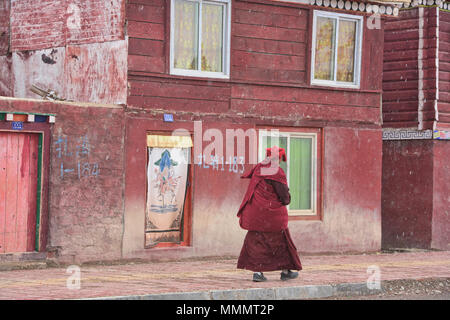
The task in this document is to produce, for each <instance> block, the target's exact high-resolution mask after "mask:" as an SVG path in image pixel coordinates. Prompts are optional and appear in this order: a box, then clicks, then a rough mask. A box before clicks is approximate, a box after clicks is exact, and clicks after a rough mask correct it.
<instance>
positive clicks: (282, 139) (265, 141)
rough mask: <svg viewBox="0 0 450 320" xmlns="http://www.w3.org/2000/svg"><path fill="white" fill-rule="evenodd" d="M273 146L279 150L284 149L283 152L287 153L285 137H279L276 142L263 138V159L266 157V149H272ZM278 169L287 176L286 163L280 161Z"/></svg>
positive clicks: (272, 139) (270, 138) (269, 138)
mask: <svg viewBox="0 0 450 320" xmlns="http://www.w3.org/2000/svg"><path fill="white" fill-rule="evenodd" d="M274 145H277V146H278V147H280V148H284V150H286V153H287V152H288V147H287V138H286V137H279V140H278V141H277V140H276V139H274V138H272V137H263V153H264V154H263V156H264V158H265V157H266V149H267V148H272V147H273V146H274ZM280 167H281V168H282V169H283V170H284V173H286V174H288V172H287V163H286V162H284V161H281V162H280Z"/></svg>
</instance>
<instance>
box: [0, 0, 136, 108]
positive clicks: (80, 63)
mask: <svg viewBox="0 0 450 320" xmlns="http://www.w3.org/2000/svg"><path fill="white" fill-rule="evenodd" d="M124 4H125V2H124V0H113V1H98V0H88V1H80V0H55V1H44V2H40V3H39V4H38V5H37V4H36V3H33V2H30V1H24V0H13V1H11V10H10V11H9V10H7V9H8V8H7V7H5V6H4V8H3V7H0V11H1V12H2V14H3V13H4V14H5V15H7V17H5V19H4V20H7V22H8V23H9V21H10V26H11V35H10V38H11V41H10V43H11V46H10V47H9V52H8V54H9V55H11V54H12V58H11V57H10V58H5V57H3V56H2V52H3V51H4V48H5V47H6V45H5V43H6V42H5V41H6V40H5V39H3V38H0V62H2V67H1V71H2V74H1V75H0V95H5V96H15V97H20V98H39V96H38V95H36V94H35V93H33V92H31V91H30V88H31V86H32V85H37V86H38V87H40V88H41V89H44V90H53V91H55V92H57V93H58V96H59V97H61V98H65V99H67V100H73V101H81V102H95V103H107V104H124V103H126V95H127V80H126V77H127V52H128V41H127V40H126V38H125V14H124V10H125V7H124ZM39 8H45V10H39ZM5 23H6V22H3V18H2V20H0V35H1V34H2V29H5V26H4V25H5ZM8 26H9V25H8ZM7 36H8V37H9V33H8V34H7ZM8 40H9V38H8ZM6 49H8V47H6ZM5 54H6V53H5ZM5 59H6V60H5ZM3 62H5V63H7V65H5V66H3Z"/></svg>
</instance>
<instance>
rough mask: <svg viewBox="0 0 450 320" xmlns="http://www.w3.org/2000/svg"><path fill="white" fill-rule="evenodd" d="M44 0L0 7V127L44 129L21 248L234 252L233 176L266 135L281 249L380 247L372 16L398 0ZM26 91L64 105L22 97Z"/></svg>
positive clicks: (102, 254) (104, 255) (379, 30)
mask: <svg viewBox="0 0 450 320" xmlns="http://www.w3.org/2000/svg"><path fill="white" fill-rule="evenodd" d="M55 2H58V5H54V6H51V9H49V10H46V11H39V12H38V13H36V10H35V8H34V7H33V5H32V4H31V2H30V1H24V0H22V1H20V0H17V1H11V2H9V1H6V2H5V1H3V2H2V5H1V6H0V10H2V12H4V13H5V14H6V15H8V16H10V19H5V21H0V28H3V29H0V30H5V31H4V32H3V33H2V37H1V38H0V40H1V43H0V63H1V64H0V69H1V70H2V73H1V76H0V94H2V95H4V96H11V97H16V98H0V112H1V114H3V115H4V119H2V120H3V121H2V122H0V123H1V125H2V126H1V127H0V131H1V132H8V135H16V136H17V135H18V134H19V130H21V132H22V133H23V132H27V133H28V134H30V135H33V134H36V135H38V136H40V137H41V138H42V139H44V140H42V141H43V142H41V144H39V143H38V147H39V146H40V148H42V150H43V151H42V153H41V156H39V157H38V158H39V159H41V160H42V163H41V167H40V169H39V170H38V171H39V174H40V175H41V176H42V177H43V178H42V180H40V182H39V183H38V186H37V189H38V191H41V192H42V194H43V195H45V197H46V198H45V199H41V200H40V202H37V204H36V203H34V204H35V205H37V206H38V207H40V211H39V212H38V213H37V214H38V216H42V220H39V221H40V223H39V224H38V225H37V224H32V225H31V227H30V228H31V231H30V228H28V229H27V230H28V231H27V232H32V231H36V234H38V236H39V239H40V240H39V241H40V242H39V241H38V242H39V245H38V246H35V249H37V250H39V251H42V252H46V251H49V252H56V255H57V256H58V257H59V259H60V260H62V261H84V260H100V259H120V258H149V259H165V258H183V257H195V256H226V255H233V256H236V255H237V254H238V253H239V250H240V247H241V245H242V241H243V238H244V236H245V231H244V230H241V229H240V228H239V225H238V219H237V217H236V213H237V210H238V208H239V205H240V203H241V201H242V198H243V195H244V192H245V190H246V187H247V183H248V182H247V181H244V180H242V179H240V175H241V174H242V172H243V171H244V170H246V169H249V168H251V165H252V164H253V163H255V162H257V161H258V160H260V159H261V158H262V157H263V150H264V148H265V147H266V146H267V145H268V144H271V143H273V139H274V138H275V137H278V139H279V141H278V144H280V145H282V146H284V147H285V148H286V149H287V153H288V161H287V163H286V165H285V167H284V169H285V171H286V172H287V176H288V179H289V185H290V188H291V193H292V197H293V201H292V203H291V204H290V206H289V214H290V218H289V220H290V221H289V227H290V230H291V234H292V237H293V239H294V242H295V243H296V245H297V247H298V249H299V250H300V251H301V252H305V253H306V252H308V253H319V252H322V253H323V252H371V251H377V250H379V249H380V248H381V239H382V234H381V230H382V229H381V225H382V221H381V217H382V213H381V190H382V187H381V181H382V180H381V177H382V167H381V166H382V139H381V137H382V119H381V101H382V70H383V54H382V53H383V45H384V23H385V20H386V19H396V18H395V17H388V16H394V15H396V14H397V13H398V8H396V7H395V6H393V5H380V4H375V3H372V4H371V3H366V2H353V1H334V0H332V1H327V0H325V1H321V0H316V1H314V2H313V3H309V2H308V3H301V2H303V1H295V2H288V1H286V2H284V1H269V0H217V1H216V0H214V1H201V0H198V1H185V0H130V1H127V2H126V3H125V1H120V0H116V1H111V2H108V4H106V3H105V2H102V1H94V0H91V1H85V2H83V3H81V2H76V1H62V0H60V1H55ZM305 2H306V1H305ZM53 10H54V11H53ZM374 12H376V14H374ZM380 13H381V14H380ZM2 16H4V15H2ZM8 30H11V33H8ZM33 85H34V86H37V87H39V88H41V89H44V90H48V91H53V92H52V97H55V94H56V96H57V97H59V98H65V99H68V100H73V101H76V102H67V101H60V102H42V101H39V100H34V99H36V98H39V96H37V95H36V94H35V93H34V92H32V91H31V88H32V86H33ZM42 94H43V95H45V93H42ZM17 98H20V99H17ZM33 98H34V99H33ZM19 113H23V114H25V115H26V120H25V119H22V121H20V117H19ZM29 115H35V116H39V117H37V118H42V119H43V120H42V121H44V122H42V123H37V122H32V121H31V118H33V117H30V120H29ZM50 119H54V120H55V121H54V123H53V122H52V121H49V120H50ZM20 122H21V123H22V127H21V129H19V128H20ZM13 123H19V124H13ZM13 125H16V126H19V127H16V128H13V127H12V126H13ZM176 129H183V132H182V135H183V137H180V136H178V137H175V138H170V137H168V136H171V135H172V133H173V131H174V130H176ZM276 132H278V134H276ZM22 133H20V134H22ZM5 134H6V133H5ZM45 139H47V140H45ZM7 146H9V144H8V145H7ZM8 148H9V147H8ZM17 148H19V147H17ZM165 151H167V152H165ZM183 160H187V161H186V163H184V162H183ZM17 161H18V160H17ZM18 176H19V175H18ZM0 178H1V177H0ZM45 179H47V180H45ZM19 180H20V179H19ZM17 183H19V182H17ZM20 183H22V182H20ZM0 185H1V180H0ZM6 185H7V182H6ZM2 190H3V189H0V194H2ZM3 194H4V193H3ZM3 194H2V197H3V198H2V201H4V202H5V203H8V199H7V198H6V196H3ZM3 199H5V200H3ZM1 209H2V207H0V213H1ZM6 211H7V210H6V209H5V210H4V211H3V212H5V217H6V215H11V213H10V211H8V212H6ZM19 215H20V214H19ZM3 227H4V228H6V226H3ZM33 227H34V228H35V229H36V230H34V229H33ZM4 230H6V229H4ZM17 230H18V229H17ZM17 230H15V231H8V230H7V231H3V238H2V239H3V240H2V241H3V243H5V241H6V240H5V239H7V238H6V236H5V235H6V233H8V232H15V233H17V232H18V231H17ZM1 232H2V231H1V225H0V237H1ZM8 239H9V238H8ZM8 241H11V240H8ZM2 247H4V246H2ZM3 252H5V253H6V252H7V251H3Z"/></svg>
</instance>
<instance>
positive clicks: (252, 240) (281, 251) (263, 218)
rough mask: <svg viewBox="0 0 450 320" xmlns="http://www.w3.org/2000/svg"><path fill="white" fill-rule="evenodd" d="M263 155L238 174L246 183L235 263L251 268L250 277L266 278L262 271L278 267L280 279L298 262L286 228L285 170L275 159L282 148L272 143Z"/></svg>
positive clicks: (292, 274)
mask: <svg viewBox="0 0 450 320" xmlns="http://www.w3.org/2000/svg"><path fill="white" fill-rule="evenodd" d="M266 156H267V157H266V159H265V160H264V161H262V162H260V163H258V164H257V165H256V166H255V167H254V168H253V169H251V170H250V171H249V172H247V173H244V175H243V176H242V177H241V178H249V179H251V180H250V183H249V186H248V189H247V192H246V194H245V196H244V200H243V201H242V204H241V206H240V208H239V211H238V214H237V215H238V217H239V224H240V226H241V228H243V229H245V230H248V232H247V235H246V237H245V240H244V245H243V246H242V250H241V254H240V256H239V259H238V263H237V267H238V268H239V269H247V270H251V271H253V272H254V274H253V281H256V282H261V281H266V280H267V278H266V277H265V276H264V274H263V272H264V271H275V270H282V271H281V276H280V279H281V280H289V279H294V278H297V277H298V272H293V271H291V270H301V269H302V265H301V262H300V258H299V256H298V253H297V249H296V247H295V245H294V243H293V242H292V239H291V236H290V234H289V229H288V212H287V208H286V205H288V204H289V203H290V202H291V196H290V193H289V188H288V186H287V179H286V174H285V173H284V171H283V169H282V168H281V167H280V166H279V161H280V160H282V161H286V151H285V150H284V149H283V148H278V147H277V146H274V147H272V148H268V149H267V150H266Z"/></svg>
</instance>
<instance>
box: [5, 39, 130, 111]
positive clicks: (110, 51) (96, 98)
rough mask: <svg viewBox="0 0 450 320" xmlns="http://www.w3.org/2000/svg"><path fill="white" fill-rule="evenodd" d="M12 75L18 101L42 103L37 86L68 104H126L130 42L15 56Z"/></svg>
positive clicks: (107, 43) (82, 46)
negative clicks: (35, 86)
mask: <svg viewBox="0 0 450 320" xmlns="http://www.w3.org/2000/svg"><path fill="white" fill-rule="evenodd" d="M12 73H13V82H14V96H15V97H20V98H34V99H39V96H38V95H36V94H35V93H33V92H31V91H30V88H31V86H32V85H37V86H38V87H40V88H42V89H44V90H48V89H50V90H53V91H55V92H57V93H58V96H60V97H62V98H65V99H68V100H73V101H80V102H95V103H109V104H122V103H126V95H127V86H126V77H127V42H126V41H125V40H121V41H113V42H105V43H95V44H85V45H79V46H67V47H58V48H53V49H44V50H37V51H18V52H13V59H12ZM0 83H1V81H0Z"/></svg>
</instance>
